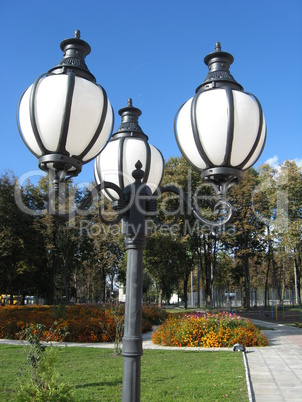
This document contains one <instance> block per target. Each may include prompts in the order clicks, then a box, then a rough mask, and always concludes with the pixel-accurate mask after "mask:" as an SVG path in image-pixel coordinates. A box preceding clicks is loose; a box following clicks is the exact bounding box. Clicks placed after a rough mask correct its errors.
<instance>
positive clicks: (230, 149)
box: [174, 42, 266, 181]
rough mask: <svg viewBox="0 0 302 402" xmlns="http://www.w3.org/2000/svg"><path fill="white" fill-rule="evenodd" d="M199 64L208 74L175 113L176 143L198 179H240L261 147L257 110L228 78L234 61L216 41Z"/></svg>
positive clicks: (262, 127)
mask: <svg viewBox="0 0 302 402" xmlns="http://www.w3.org/2000/svg"><path fill="white" fill-rule="evenodd" d="M204 61H205V64H207V65H208V67H209V74H208V76H207V77H206V79H205V81H204V82H203V83H202V84H201V85H200V86H199V87H198V88H197V89H196V95H195V96H194V97H193V98H191V99H190V100H188V101H187V102H186V103H185V104H184V105H182V106H181V108H180V109H179V110H178V112H177V114H176V117H175V124H174V131H175V136H176V141H177V143H178V146H179V148H180V150H181V152H182V154H183V156H184V157H185V158H186V159H187V161H188V163H189V164H191V165H192V166H193V167H194V168H195V169H196V170H198V171H200V172H202V173H201V176H202V178H205V179H208V180H213V181H217V179H218V180H226V181H228V180H230V179H232V178H234V177H235V178H237V179H240V178H241V177H242V172H243V171H244V170H246V169H248V168H250V167H251V166H252V165H253V164H254V163H255V162H256V161H257V159H258V158H259V156H260V154H261V152H262V150H263V147H264V144H265V139H266V123H265V119H264V116H263V112H262V108H261V105H260V103H259V101H258V100H257V98H256V97H255V96H253V95H252V94H250V93H246V92H244V91H243V88H242V86H241V85H240V84H238V83H237V82H236V81H235V80H234V78H233V77H232V75H231V74H230V72H229V67H230V65H231V64H232V62H233V61H234V58H233V56H232V55H231V54H229V53H226V52H222V51H221V46H220V43H219V42H217V43H216V50H215V52H213V53H210V54H209V55H207V56H206V57H205V59H204Z"/></svg>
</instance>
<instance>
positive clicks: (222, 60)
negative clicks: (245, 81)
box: [195, 42, 243, 93]
mask: <svg viewBox="0 0 302 402" xmlns="http://www.w3.org/2000/svg"><path fill="white" fill-rule="evenodd" d="M233 61H234V57H233V56H232V55H231V54H230V53H227V52H223V51H222V50H221V44H220V42H216V45H215V52H212V53H209V54H208V55H207V56H206V57H205V58H204V62H205V64H206V65H207V66H208V67H209V73H208V75H207V77H206V78H205V80H204V81H203V83H202V84H201V85H199V87H198V88H197V89H196V91H195V92H196V93H197V92H200V91H205V90H207V89H211V88H219V87H223V86H229V87H231V88H233V89H237V90H239V91H243V87H242V86H241V85H240V84H238V82H237V81H236V80H235V79H234V77H233V76H232V75H231V73H230V71H229V69H230V66H231V64H232V63H233Z"/></svg>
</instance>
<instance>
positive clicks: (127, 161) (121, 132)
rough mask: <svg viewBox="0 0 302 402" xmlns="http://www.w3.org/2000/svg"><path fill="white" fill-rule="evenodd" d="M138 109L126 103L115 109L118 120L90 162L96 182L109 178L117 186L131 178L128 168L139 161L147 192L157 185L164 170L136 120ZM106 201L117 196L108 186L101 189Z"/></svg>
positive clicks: (161, 159)
mask: <svg viewBox="0 0 302 402" xmlns="http://www.w3.org/2000/svg"><path fill="white" fill-rule="evenodd" d="M141 113H142V112H141V110H140V109H138V108H136V107H133V106H132V100H131V99H129V100H128V105H127V106H126V107H125V108H122V109H120V110H119V114H120V116H121V118H122V122H121V125H120V127H119V128H118V129H117V131H116V132H115V133H114V134H113V135H112V137H111V139H110V141H109V143H108V144H107V146H106V148H104V149H103V151H102V152H101V153H100V154H99V155H98V156H97V158H96V160H95V164H94V176H95V181H96V183H97V184H100V183H102V182H111V183H114V184H116V185H117V186H118V187H119V188H120V189H121V190H123V189H124V188H125V187H126V186H127V185H129V184H131V183H133V182H134V180H135V179H134V177H133V176H132V172H133V171H134V169H135V164H136V163H137V162H138V161H140V162H141V164H142V170H143V171H144V177H143V183H145V184H147V186H148V187H149V188H150V190H151V192H152V193H154V192H155V190H156V189H157V188H158V186H159V184H160V182H161V180H162V177H163V171H164V158H163V156H162V154H161V152H160V151H159V150H158V149H157V148H155V147H154V146H153V145H150V144H149V143H148V137H147V135H146V134H145V133H144V132H143V131H142V129H141V127H140V126H139V124H138V118H139V116H140V115H141ZM103 192H104V194H105V196H106V197H107V198H108V199H109V200H110V201H112V202H113V201H116V200H118V199H119V196H118V194H117V193H116V192H115V191H114V190H112V189H105V190H103Z"/></svg>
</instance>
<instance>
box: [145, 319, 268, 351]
mask: <svg viewBox="0 0 302 402" xmlns="http://www.w3.org/2000/svg"><path fill="white" fill-rule="evenodd" d="M152 341H153V343H155V344H159V345H163V346H186V347H188V346H193V347H206V348H211V347H232V346H233V345H234V344H235V343H241V344H242V345H244V346H246V347H247V346H267V345H268V339H267V338H266V337H265V336H264V335H263V334H262V333H261V331H260V330H259V329H258V328H257V327H256V326H255V325H254V324H253V323H252V322H251V321H250V320H246V319H243V318H242V317H239V316H237V315H235V314H229V313H218V314H203V313H195V314H172V315H170V316H169V317H168V319H167V320H166V321H165V322H164V323H163V324H162V325H161V326H160V327H159V328H158V329H157V330H156V332H154V333H153V334H152Z"/></svg>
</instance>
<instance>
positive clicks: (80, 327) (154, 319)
mask: <svg viewBox="0 0 302 402" xmlns="http://www.w3.org/2000/svg"><path fill="white" fill-rule="evenodd" d="M123 316H124V305H122V304H121V305H109V304H104V305H75V306H52V307H51V306H5V307H1V308H0V338H2V339H5V338H6V339H18V335H17V334H18V333H19V332H21V331H22V330H24V329H26V328H27V327H28V326H29V325H31V324H33V325H36V324H43V325H44V326H45V331H44V333H43V334H42V339H43V340H46V335H47V336H49V335H50V334H51V336H52V338H51V341H59V332H58V330H62V331H63V330H65V329H66V328H67V330H68V333H67V335H66V337H65V341H67V342H114V341H116V339H117V334H119V337H121V336H122V333H123ZM165 316H166V314H165V312H164V310H161V309H159V308H158V307H149V306H143V309H142V332H147V331H150V330H151V329H152V325H158V324H160V323H162V322H163V320H164V317H165ZM54 321H56V322H57V325H56V329H57V332H54V331H53V330H52V329H51V328H52V326H53V323H54Z"/></svg>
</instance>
